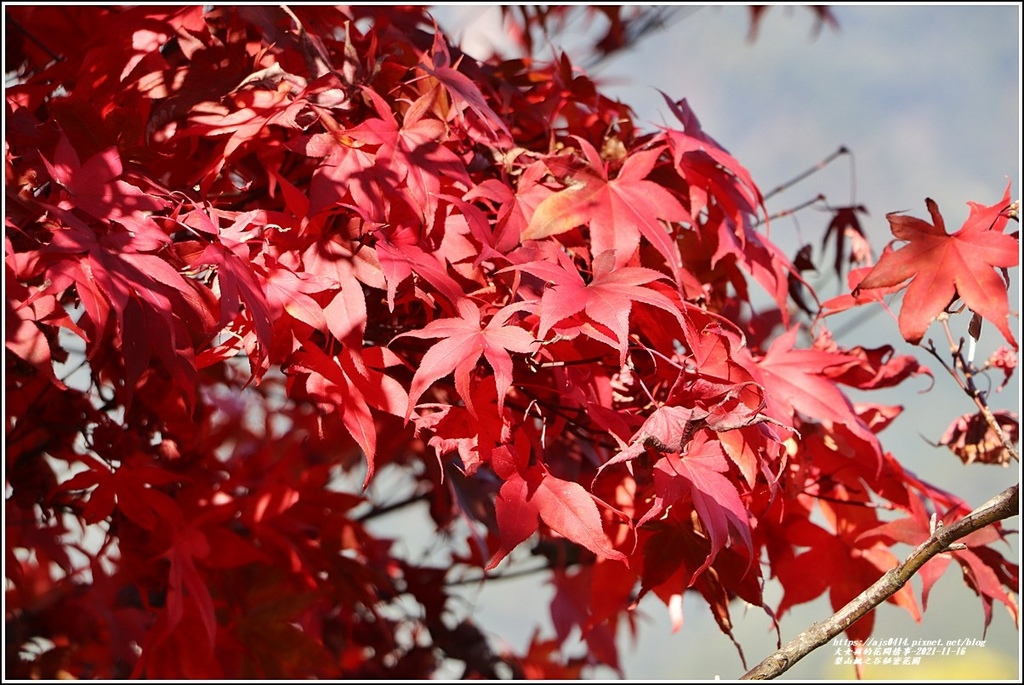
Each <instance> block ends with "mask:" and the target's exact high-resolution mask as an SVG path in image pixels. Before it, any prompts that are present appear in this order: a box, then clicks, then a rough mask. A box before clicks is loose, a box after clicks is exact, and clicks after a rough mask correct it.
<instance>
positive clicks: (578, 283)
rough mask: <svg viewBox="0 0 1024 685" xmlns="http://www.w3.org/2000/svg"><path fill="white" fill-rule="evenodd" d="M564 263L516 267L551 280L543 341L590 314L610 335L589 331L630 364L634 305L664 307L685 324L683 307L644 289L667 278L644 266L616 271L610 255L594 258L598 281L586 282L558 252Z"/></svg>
mask: <svg viewBox="0 0 1024 685" xmlns="http://www.w3.org/2000/svg"><path fill="white" fill-rule="evenodd" d="M557 257H558V260H559V264H554V263H552V262H545V261H537V262H528V263H526V264H520V265H518V266H516V267H515V268H517V269H521V270H523V271H526V272H528V273H531V274H533V275H534V276H538V277H540V278H543V279H545V280H547V281H548V284H549V285H548V287H547V288H545V289H544V294H543V295H542V296H541V300H540V329H539V330H538V332H537V335H538V336H539V337H540V338H541V339H543V338H544V337H545V336H546V335H547V334H548V331H550V330H551V328H552V327H553V326H555V325H556V324H558V323H559V322H561V321H564V320H565V319H568V318H569V317H571V316H574V315H575V314H578V313H579V312H586V314H587V316H589V317H590V318H591V319H592V320H593V321H594V322H595V323H597V324H599V325H600V326H602V327H604V328H607V329H608V331H610V332H611V335H610V336H609V335H607V334H605V333H604V332H603V331H599V330H597V329H596V328H594V327H593V326H585V327H584V329H583V330H584V332H585V333H586V334H587V335H588V336H589V337H591V338H593V339H595V340H599V341H601V342H604V343H607V344H608V345H610V346H612V347H613V348H615V349H617V350H618V351H619V356H620V363H621V364H624V363H625V361H626V352H627V348H628V343H629V340H628V339H629V314H630V311H631V310H632V308H633V302H643V303H645V304H649V305H652V306H654V307H658V308H660V309H663V310H665V311H667V312H669V313H670V314H672V315H673V316H675V317H676V320H678V321H679V322H680V324H682V316H681V315H680V313H679V308H678V307H676V306H675V305H674V304H672V301H671V300H669V299H668V298H667V297H666V296H664V295H662V294H661V293H659V292H658V291H656V290H652V289H650V288H644V287H642V286H644V285H646V284H648V283H651V282H652V281H656V280H658V279H659V278H665V274H662V273H660V272H658V271H655V270H654V269H646V268H643V267H621V268H614V266H613V264H612V256H611V253H610V252H605V253H602V254H600V255H598V257H597V258H596V259H594V262H593V266H594V278H593V280H592V281H591V282H590V283H585V282H584V281H583V278H582V277H581V276H580V274H579V272H578V271H577V270H576V269H575V268H574V267H573V265H572V263H571V262H570V261H569V259H568V258H567V257H565V255H564V253H561V252H559V253H557Z"/></svg>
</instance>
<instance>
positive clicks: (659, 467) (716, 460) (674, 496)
mask: <svg viewBox="0 0 1024 685" xmlns="http://www.w3.org/2000/svg"><path fill="white" fill-rule="evenodd" d="M709 436H710V433H709V432H708V431H700V432H698V433H697V434H696V435H695V436H694V438H693V441H692V442H691V443H690V445H689V446H688V447H687V449H686V452H685V453H683V454H682V455H680V454H679V453H677V452H675V451H673V452H668V453H666V454H665V455H664V456H663V457H662V458H661V459H659V460H658V462H657V463H656V464H655V465H654V490H655V493H656V495H655V499H654V505H653V506H652V507H651V509H650V510H648V512H647V513H646V514H644V516H643V517H642V518H641V519H640V521H639V522H638V523H637V526H638V527H639V526H642V525H643V524H644V523H646V522H647V521H651V520H654V519H656V518H657V517H658V516H659V515H660V514H661V513H662V512H663V511H665V510H666V509H668V508H669V507H671V506H672V505H674V504H677V503H679V502H680V501H683V500H685V499H689V501H690V502H691V503H692V504H693V508H694V510H695V511H696V512H697V515H698V516H699V517H700V520H701V523H702V524H703V526H704V528H705V530H706V531H707V534H708V538H709V539H710V541H711V549H710V551H709V553H708V555H707V558H705V560H704V562H703V563H702V564H701V565H700V567H698V568H697V569H696V570H695V571H694V572H693V574H692V575H691V577H690V579H689V581H688V582H687V585H686V586H687V587H689V586H690V585H691V584H692V583H693V580H694V578H696V577H697V576H699V575H700V574H701V573H703V572H704V570H705V569H707V568H708V566H710V565H711V564H712V563H713V562H714V560H715V557H716V556H717V555H718V552H719V551H720V550H721V549H722V548H723V547H725V545H726V544H730V543H731V542H732V541H733V540H736V541H738V542H741V543H742V544H743V546H744V548H745V549H746V550H747V553H748V555H747V556H748V558H749V559H751V561H752V560H753V550H754V545H753V541H752V539H751V536H750V523H749V522H748V516H749V514H748V513H747V510H746V507H745V506H744V505H743V501H742V500H741V499H740V496H739V492H738V491H737V490H736V486H735V485H734V484H733V483H732V481H730V480H729V478H728V477H727V476H726V475H725V474H726V473H727V472H728V471H729V464H728V462H727V461H726V459H725V453H724V452H723V451H722V445H721V443H720V442H718V441H717V440H714V439H711V438H710V437H709Z"/></svg>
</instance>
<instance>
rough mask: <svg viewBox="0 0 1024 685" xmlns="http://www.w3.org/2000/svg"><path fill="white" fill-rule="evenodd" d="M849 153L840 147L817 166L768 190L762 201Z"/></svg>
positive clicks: (845, 148) (844, 147)
mask: <svg viewBox="0 0 1024 685" xmlns="http://www.w3.org/2000/svg"><path fill="white" fill-rule="evenodd" d="M849 153H850V151H849V150H848V149H847V147H846V146H845V145H841V146H840V147H839V149H838V150H836V151H835V152H833V153H832V154H830V155H829V156H828V157H826V158H825V159H823V160H821V161H820V162H818V163H817V164H815V165H814V166H812V167H811V168H810V169H807V170H806V171H804V172H801V173H799V174H797V175H796V176H794V177H793V178H791V179H789V180H788V181H786V182H785V183H780V184H779V185H777V186H775V187H774V188H772V189H771V190H769V191H768V192H767V193H765V195H764V199H765V200H768V198H770V197H772V196H774V195H778V194H779V193H781V192H782V191H783V190H785V189H787V188H789V187H790V186H794V185H796V184H797V183H799V182H800V181H802V180H804V179H805V178H807V177H808V176H810V175H811V174H813V173H815V172H818V171H821V170H822V169H824V168H825V167H826V166H828V165H829V164H831V163H832V162H834V161H835V160H836V159H838V158H839V157H840V156H842V155H846V154H849Z"/></svg>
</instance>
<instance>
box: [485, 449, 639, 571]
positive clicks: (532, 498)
mask: <svg viewBox="0 0 1024 685" xmlns="http://www.w3.org/2000/svg"><path fill="white" fill-rule="evenodd" d="M526 476H527V477H526V478H524V477H523V476H521V475H519V473H518V472H513V473H512V474H510V475H509V478H508V479H507V480H506V481H505V483H504V484H503V485H502V486H501V490H500V491H499V492H498V497H497V499H496V500H495V502H494V511H495V515H496V516H497V520H498V530H499V532H500V533H501V546H500V547H499V549H498V551H497V552H495V555H494V557H493V558H492V559H491V562H490V564H488V565H487V569H486V570H488V571H489V570H491V569H494V568H495V567H497V565H498V564H499V563H501V560H502V559H504V558H505V557H506V556H507V555H508V553H509V552H511V551H512V550H513V549H515V548H516V547H517V546H519V544H520V543H521V542H523V541H524V540H526V538H528V537H530V536H531V535H533V534H534V533H535V532H536V531H537V529H538V528H539V526H540V521H544V523H545V524H546V525H547V526H548V527H550V528H551V529H552V530H554V531H555V532H557V533H559V534H560V535H563V536H564V537H566V538H567V539H569V540H571V541H572V542H575V543H576V544H578V545H582V546H583V547H586V548H587V549H589V550H590V551H591V552H594V553H595V554H597V555H599V556H602V557H606V558H609V559H616V560H618V561H621V562H623V563H626V561H627V560H626V555H624V554H623V553H622V552H620V551H618V550H617V549H615V548H614V546H612V544H611V542H610V541H609V540H608V536H607V535H606V534H605V532H604V528H603V527H602V525H601V515H600V512H599V511H598V509H597V504H596V503H595V501H594V496H593V495H591V494H590V493H589V492H587V491H586V490H584V489H583V486H582V485H580V484H579V483H574V482H572V481H567V480H562V479H560V478H556V477H555V476H552V475H551V474H550V473H547V472H546V471H542V470H541V469H538V468H533V469H530V471H529V472H528V473H527V474H526Z"/></svg>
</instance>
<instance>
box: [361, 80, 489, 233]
mask: <svg viewBox="0 0 1024 685" xmlns="http://www.w3.org/2000/svg"><path fill="white" fill-rule="evenodd" d="M363 92H364V93H365V94H366V96H367V97H369V98H370V100H371V101H372V102H373V106H374V108H375V109H376V110H377V114H378V115H379V116H380V118H379V119H366V120H365V121H363V122H362V123H361V124H359V126H357V127H355V128H352V129H349V130H347V131H346V132H345V133H346V135H347V136H349V137H351V138H353V139H355V140H358V141H361V142H364V143H369V144H371V145H379V146H380V147H379V148H378V150H377V155H376V160H377V163H378V164H380V165H382V166H383V167H386V168H388V169H391V170H392V171H394V172H395V174H396V176H397V177H398V180H399V181H404V182H405V184H406V192H408V193H409V195H410V203H411V204H412V205H413V206H414V207H416V209H417V211H418V212H419V213H420V217H421V218H422V219H423V220H424V221H429V219H430V217H432V216H433V214H434V210H435V209H436V207H437V195H438V193H439V192H440V188H441V176H442V175H444V176H448V177H450V178H452V179H453V180H455V181H458V182H460V183H462V184H463V185H466V186H468V185H469V175H468V174H467V173H466V168H465V165H464V164H463V163H462V161H461V160H460V159H459V157H458V155H456V154H455V153H454V152H452V151H451V150H449V149H448V148H447V147H445V146H444V145H443V144H442V142H443V140H444V138H445V137H446V134H447V127H446V126H445V124H444V122H442V121H439V120H437V119H428V118H426V117H425V116H424V115H425V114H426V111H427V107H428V106H429V105H430V104H432V102H433V97H432V95H431V94H430V93H427V94H425V95H423V96H421V97H420V98H419V99H418V100H417V101H416V102H415V103H413V105H412V106H411V107H410V108H409V109H408V110H407V111H406V113H405V117H404V120H403V122H402V126H401V128H399V126H398V122H397V121H396V120H395V115H394V114H393V113H392V111H391V107H390V106H388V104H387V102H386V101H385V100H384V98H382V97H381V96H380V95H379V94H377V93H376V92H375V91H373V90H372V89H370V88H363Z"/></svg>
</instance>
